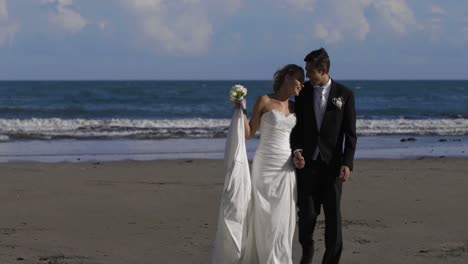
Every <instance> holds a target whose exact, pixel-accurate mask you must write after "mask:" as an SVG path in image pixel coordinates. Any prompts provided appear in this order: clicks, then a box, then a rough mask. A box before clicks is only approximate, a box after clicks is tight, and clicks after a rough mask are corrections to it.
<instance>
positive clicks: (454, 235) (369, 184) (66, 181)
mask: <svg viewBox="0 0 468 264" xmlns="http://www.w3.org/2000/svg"><path fill="white" fill-rule="evenodd" d="M467 175H468V160H467V159H465V158H420V159H406V160H385V159H377V160H368V159H362V160H357V161H356V164H355V171H354V172H353V174H352V178H351V180H350V181H349V182H347V183H346V184H345V186H344V189H343V202H342V212H343V218H344V219H343V225H344V230H343V232H344V233H343V236H344V252H343V256H342V263H468V232H467V227H468V224H467V223H468V210H467V208H468V206H467V201H468V189H467V186H468V177H467ZM223 181H224V178H223V161H222V160H176V161H121V162H98V163H90V162H82V163H36V162H31V163H29V162H25V163H1V164H0V201H1V217H0V263H2V264H8V263H85V264H88V263H96V264H97V263H112V264H114V263H135V264H139V263H141V264H143V263H200V264H201V263H204V264H206V263H210V256H211V251H212V243H213V239H214V237H215V232H216V224H217V223H216V221H217V216H218V209H219V197H220V194H221V188H222V184H223ZM323 230H324V228H323V215H321V221H320V224H319V227H318V231H317V232H316V235H315V238H316V241H317V245H318V248H317V249H316V251H317V253H316V257H315V259H314V263H320V260H321V256H322V254H323V251H324V247H323ZM296 233H297V229H296ZM299 258H300V245H299V243H298V241H297V238H295V244H294V261H295V263H298V261H299Z"/></svg>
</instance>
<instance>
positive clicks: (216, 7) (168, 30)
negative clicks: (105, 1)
mask: <svg viewBox="0 0 468 264" xmlns="http://www.w3.org/2000/svg"><path fill="white" fill-rule="evenodd" d="M121 1H122V2H123V3H124V5H125V6H126V7H128V8H129V10H131V11H132V12H133V13H134V14H135V16H136V18H137V21H138V25H139V28H140V30H141V32H142V34H143V36H144V39H145V40H146V44H147V45H150V46H151V49H152V50H153V51H155V52H156V53H159V54H168V53H169V54H201V53H204V52H206V51H207V50H208V48H209V45H210V41H211V37H212V35H213V32H214V23H213V18H214V17H215V16H219V15H220V13H221V14H233V13H234V12H235V11H237V10H238V9H240V8H241V7H242V3H243V1H242V0H222V1H219V0H205V1H201V0H181V1H172V0H121Z"/></svg>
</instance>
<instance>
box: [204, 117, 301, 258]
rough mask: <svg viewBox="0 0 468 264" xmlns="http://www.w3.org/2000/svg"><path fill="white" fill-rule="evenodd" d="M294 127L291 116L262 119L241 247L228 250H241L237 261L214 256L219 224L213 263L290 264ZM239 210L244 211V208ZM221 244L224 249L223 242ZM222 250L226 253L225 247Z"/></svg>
mask: <svg viewBox="0 0 468 264" xmlns="http://www.w3.org/2000/svg"><path fill="white" fill-rule="evenodd" d="M295 124H296V117H295V115H293V114H290V115H288V116H286V115H284V114H283V113H282V112H280V111H277V110H272V111H269V112H266V113H264V114H263V115H262V118H261V122H260V128H259V131H260V142H259V144H258V147H257V150H256V153H255V156H254V160H253V164H252V170H251V199H249V205H248V212H247V213H246V217H245V219H243V222H242V224H243V228H242V229H241V230H242V233H243V235H242V240H241V243H240V244H241V246H239V247H237V248H235V247H232V249H231V250H232V251H236V250H237V249H241V252H240V258H238V259H235V258H231V257H230V256H228V255H227V254H224V255H225V256H227V257H223V256H222V255H223V254H221V255H220V254H217V253H216V252H217V248H219V246H220V242H222V241H219V240H218V238H219V237H220V236H219V232H220V223H219V222H218V236H217V241H216V242H215V256H217V257H216V258H213V263H216V264H220V263H232V264H237V263H242V264H292V242H293V236H294V229H295V227H296V197H297V194H296V193H297V192H296V176H295V172H294V167H293V164H292V160H291V158H292V157H291V148H290V145H289V136H290V134H291V130H292V129H293V127H294V126H295ZM237 176H239V175H237ZM244 187H245V186H244ZM246 189H248V188H246ZM223 192H224V191H223ZM244 201H245V199H244ZM240 208H245V205H244V206H241V207H240ZM224 222H226V221H224ZM231 225H232V223H231ZM237 226H238V224H237V225H236V227H237ZM237 230H239V229H237ZM221 237H225V238H226V237H229V236H226V235H225V236H221ZM237 237H240V236H239V235H238V236H237ZM225 240H228V239H225ZM221 244H224V245H226V243H225V242H224V243H221ZM223 249H224V250H223V251H224V252H228V251H226V250H227V249H226V248H225V247H224V248H223ZM218 251H219V250H218Z"/></svg>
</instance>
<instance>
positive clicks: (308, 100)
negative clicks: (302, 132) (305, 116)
mask: <svg viewBox="0 0 468 264" xmlns="http://www.w3.org/2000/svg"><path fill="white" fill-rule="evenodd" d="M314 97H315V93H314V86H313V85H312V84H311V83H310V81H309V89H308V93H307V96H306V98H305V101H306V103H307V106H308V107H309V108H310V113H311V117H310V119H311V120H312V128H313V130H314V132H316V133H318V129H317V120H315V98H314Z"/></svg>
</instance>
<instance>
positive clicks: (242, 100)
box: [235, 99, 247, 110]
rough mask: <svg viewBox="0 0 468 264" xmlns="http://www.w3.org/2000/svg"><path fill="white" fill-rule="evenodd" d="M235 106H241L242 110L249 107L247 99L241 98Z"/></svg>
mask: <svg viewBox="0 0 468 264" xmlns="http://www.w3.org/2000/svg"><path fill="white" fill-rule="evenodd" d="M235 107H236V109H238V108H240V109H242V110H246V109H247V100H245V99H241V100H239V101H237V103H236V106H235Z"/></svg>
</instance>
